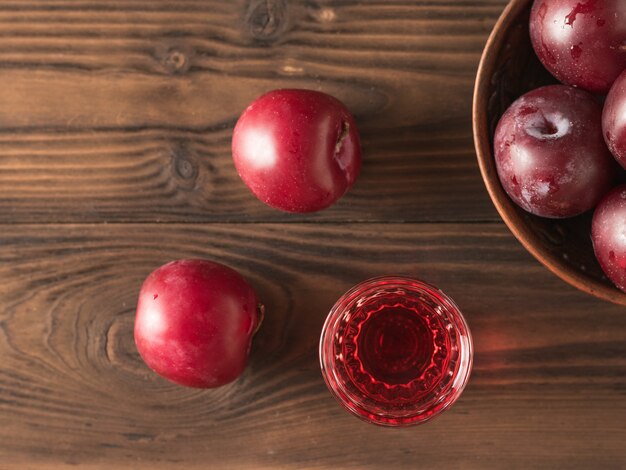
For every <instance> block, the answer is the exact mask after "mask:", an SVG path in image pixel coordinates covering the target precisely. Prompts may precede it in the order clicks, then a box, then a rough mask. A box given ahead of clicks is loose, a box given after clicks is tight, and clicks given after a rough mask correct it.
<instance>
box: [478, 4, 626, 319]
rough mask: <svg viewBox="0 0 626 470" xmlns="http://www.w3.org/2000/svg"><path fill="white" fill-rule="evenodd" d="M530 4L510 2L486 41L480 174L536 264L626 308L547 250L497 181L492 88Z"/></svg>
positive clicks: (481, 69)
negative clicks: (505, 47)
mask: <svg viewBox="0 0 626 470" xmlns="http://www.w3.org/2000/svg"><path fill="white" fill-rule="evenodd" d="M531 3H532V0H511V1H510V2H509V4H508V5H507V6H506V8H505V9H504V11H503V12H502V14H501V15H500V18H498V21H497V22H496V24H495V26H494V28H493V30H492V31H491V34H490V35H489V39H487V43H486V45H485V48H484V50H483V53H482V56H481V59H480V63H479V65H478V72H477V74H476V83H475V86H474V97H473V104H472V123H473V134H474V146H475V149H476V157H477V159H478V166H479V168H480V173H481V175H482V178H483V182H484V183H485V186H486V187H487V191H488V193H489V196H490V197H491V200H492V202H493V204H494V205H495V207H496V209H497V211H498V213H499V214H500V217H502V220H503V221H504V223H505V224H506V225H507V227H508V228H509V230H510V231H511V232H512V233H513V235H514V236H515V238H517V240H518V241H519V242H520V243H521V244H522V245H523V246H524V248H525V249H526V250H527V251H528V252H529V253H530V254H532V255H533V256H534V257H535V258H536V259H537V261H539V262H540V263H541V264H543V265H544V266H545V267H546V268H548V269H549V270H550V271H552V272H553V273H554V274H556V275H557V276H558V277H560V278H561V279H562V280H564V281H565V282H567V283H569V284H571V285H572V286H574V287H576V288H577V289H579V290H581V291H583V292H586V293H588V294H591V295H593V296H595V297H598V298H600V299H604V300H608V301H609V302H613V303H615V304H618V305H624V306H626V293H623V292H621V291H620V290H618V289H617V288H616V287H611V286H609V285H607V284H604V283H602V282H600V281H599V280H597V279H594V278H592V277H590V276H587V275H585V274H583V273H581V272H580V271H579V270H578V269H576V268H574V267H573V266H569V265H567V264H565V263H564V262H563V260H562V259H560V258H559V257H557V256H555V255H554V254H553V253H551V252H550V251H549V250H547V249H546V248H545V247H544V246H543V244H542V242H541V240H540V239H539V238H538V236H537V234H536V233H535V232H533V231H532V230H530V229H529V227H528V226H527V225H526V223H525V222H524V220H523V219H522V217H521V216H520V214H519V213H518V212H517V210H516V208H515V207H514V206H513V203H512V202H511V200H510V199H509V197H508V196H507V195H506V194H505V192H504V190H503V189H502V186H501V185H500V181H499V179H498V177H497V173H496V169H495V162H494V158H493V154H492V150H491V139H490V138H489V124H488V121H487V106H488V100H489V95H488V92H489V85H490V81H491V77H492V76H493V73H494V67H495V63H496V60H497V59H498V56H499V53H500V50H501V44H502V41H503V38H504V36H505V35H506V33H507V32H508V30H509V28H510V26H511V25H512V24H513V22H514V21H516V20H517V18H518V16H519V15H520V14H521V13H522V11H524V10H525V9H526V8H528V6H529V5H530V4H531Z"/></svg>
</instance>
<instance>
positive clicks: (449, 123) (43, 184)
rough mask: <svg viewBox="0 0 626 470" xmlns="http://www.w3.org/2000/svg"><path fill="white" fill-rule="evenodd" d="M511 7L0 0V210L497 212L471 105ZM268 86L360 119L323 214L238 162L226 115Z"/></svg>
mask: <svg viewBox="0 0 626 470" xmlns="http://www.w3.org/2000/svg"><path fill="white" fill-rule="evenodd" d="M504 3H505V0H464V1H460V2H459V1H449V0H434V1H429V2H412V1H393V2H388V1H386V0H376V1H368V2H362V3H361V2H328V1H307V2H287V1H284V0H271V1H269V0H268V1H253V0H251V1H247V2H244V1H233V2H219V1H204V0H203V1H199V0H178V1H176V2H171V1H165V0H154V1H152V0H151V1H146V0H132V1H130V0H124V1H121V0H118V1H114V0H102V1H98V2H97V1H83V0H74V1H56V0H54V1H50V0H48V1H21V2H12V1H4V2H0V38H1V39H2V40H1V41H0V103H2V106H0V156H1V158H0V222H4V223H16V222H83V221H85V222H102V221H107V222H111V221H118V222H124V221H132V222H156V221H170V222H172V221H178V222H186V221H285V222H286V221H297V220H326V221H387V220H393V221H398V222H400V221H451V220H454V221H457V220H458V221H463V220H497V215H496V212H495V211H494V210H493V208H492V206H491V203H490V202H489V200H488V198H487V197H486V194H485V192H484V189H483V185H482V183H481V181H480V176H479V173H478V169H477V166H476V163H475V159H474V151H473V146H472V136H471V118H470V107H471V89H472V85H473V81H474V74H475V69H476V64H477V62H478V59H479V56H480V52H481V50H482V47H483V44H484V41H485V39H486V36H487V34H488V32H489V30H490V27H491V25H492V24H493V22H494V21H495V19H496V18H497V15H498V14H499V13H500V11H501V9H502V7H503V6H504ZM277 87H305V88H313V89H319V90H323V91H326V92H329V93H331V94H333V95H335V96H337V97H339V98H340V99H342V100H343V101H345V102H346V104H347V105H348V106H349V108H350V109H351V110H352V111H353V112H354V114H355V115H356V117H357V121H358V124H359V126H360V129H361V133H362V137H363V147H364V149H365V156H364V158H365V164H364V167H363V173H362V175H361V178H360V179H359V181H358V183H357V185H356V186H355V188H354V189H353V191H352V192H351V193H350V194H349V195H347V196H346V197H345V198H344V200H343V201H341V202H340V203H339V204H338V205H337V206H335V207H333V208H331V209H330V210H327V211H324V212H322V213H319V214H316V215H310V216H300V217H294V216H290V215H286V214H281V213H279V212H276V211H274V210H272V209H269V208H266V207H265V206H264V205H263V204H261V203H259V202H258V201H257V200H256V199H255V198H254V197H253V196H252V195H251V193H250V192H249V191H248V190H247V188H246V187H245V186H244V185H243V184H242V183H241V181H240V180H239V178H238V176H237V174H236V172H235V169H234V167H233V165H232V161H231V156H230V136H231V130H232V126H233V125H234V122H235V121H236V119H237V117H238V115H239V113H240V112H241V111H242V110H243V109H244V108H245V106H246V105H247V104H248V103H249V102H250V101H251V100H252V99H254V98H255V97H256V96H258V95H259V94H261V93H263V92H265V91H267V90H269V89H273V88H277ZM442 181H445V182H446V183H445V184H441V182H442Z"/></svg>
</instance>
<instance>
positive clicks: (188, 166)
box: [170, 144, 198, 189]
mask: <svg viewBox="0 0 626 470" xmlns="http://www.w3.org/2000/svg"><path fill="white" fill-rule="evenodd" d="M170 152H171V159H172V173H173V176H174V178H175V179H176V180H177V181H178V186H179V187H182V188H186V189H193V188H194V187H195V184H196V180H197V178H198V162H197V158H196V155H195V154H194V153H193V152H190V151H188V149H187V148H186V146H185V145H183V144H176V145H174V146H173V147H172V149H171V151H170Z"/></svg>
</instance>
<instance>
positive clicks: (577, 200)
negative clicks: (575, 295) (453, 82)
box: [473, 0, 626, 306]
mask: <svg viewBox="0 0 626 470" xmlns="http://www.w3.org/2000/svg"><path fill="white" fill-rule="evenodd" d="M473 127H474V143H475V146H476V154H477V157H478V163H479V167H480V171H481V174H482V177H483V180H484V182H485V186H486V187H487V191H488V192H489V195H490V196H491V199H492V201H493V203H494V205H495V207H496V209H497V210H498V212H499V213H500V216H501V217H502V219H503V220H504V222H505V223H506V225H507V226H508V227H509V229H510V230H511V231H512V232H513V234H514V235H515V237H516V238H517V239H518V240H519V241H520V242H521V243H522V245H523V246H524V247H525V248H526V249H527V250H528V251H529V252H530V253H531V254H532V255H533V256H534V257H535V258H536V259H537V260H539V261H540V262H541V263H543V264H544V265H545V266H546V267H547V268H548V269H550V270H551V271H552V272H553V273H555V274H556V275H557V276H559V277H560V278H562V279H563V280H565V281H566V282H568V283H569V284H571V285H573V286H575V287H576V288H578V289H580V290H582V291H584V292H587V293H589V294H592V295H594V296H596V297H598V298H602V299H605V300H608V301H611V302H614V303H617V304H620V305H625V306H626V171H625V168H626V1H625V0H512V1H511V2H510V3H509V4H508V6H507V7H506V9H505V10H504V12H503V13H502V15H501V17H500V18H499V20H498V21H497V23H496V25H495V27H494V29H493V31H492V33H491V35H490V37H489V39H488V41H487V44H486V46H485V49H484V52H483V55H482V58H481V61H480V65H479V68H478V74H477V78H476V85H475V90H474V104H473Z"/></svg>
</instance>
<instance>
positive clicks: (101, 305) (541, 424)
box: [0, 223, 626, 469]
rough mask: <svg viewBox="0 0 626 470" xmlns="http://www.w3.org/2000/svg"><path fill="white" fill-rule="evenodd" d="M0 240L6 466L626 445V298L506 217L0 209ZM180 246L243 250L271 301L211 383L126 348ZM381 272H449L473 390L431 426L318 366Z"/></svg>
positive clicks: (272, 460)
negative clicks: (40, 215)
mask: <svg viewBox="0 0 626 470" xmlns="http://www.w3.org/2000/svg"><path fill="white" fill-rule="evenodd" d="M1 240H2V243H1V244H0V261H1V263H0V276H1V278H2V279H3V280H4V282H3V283H2V285H0V303H1V304H2V305H3V306H4V309H3V311H2V313H1V314H0V357H2V367H1V368H0V455H2V461H0V467H2V463H1V462H5V463H6V462H9V463H10V464H11V465H10V466H9V468H65V467H66V466H71V465H74V466H76V465H78V466H80V468H124V467H127V468H137V469H140V468H243V467H251V468H285V469H287V468H330V467H335V468H346V467H358V468H366V467H367V468H383V467H385V466H390V467H393V468H413V467H414V466H416V465H418V464H419V466H420V467H424V468H434V467H437V468H469V467H471V468H503V467H506V468H556V467H568V468H573V467H577V466H578V467H580V468H589V467H596V466H603V467H605V468H618V467H621V466H624V465H626V453H625V452H624V448H623V442H624V441H623V437H624V427H623V426H624V422H625V420H626V343H624V337H625V336H626V316H625V315H624V312H623V309H621V308H619V307H616V306H614V305H611V304H608V303H602V302H600V301H597V300H594V299H593V298H591V297H589V296H586V295H584V294H582V293H579V292H577V291H575V290H574V289H573V288H570V287H569V286H567V285H566V284H564V283H563V282H562V281H560V280H558V279H557V278H556V277H554V276H552V275H551V274H550V273H548V272H547V271H546V270H545V269H544V268H542V267H541V266H540V265H538V264H537V263H536V262H535V261H534V260H533V259H532V258H531V257H530V256H529V255H528V254H527V253H525V252H524V251H523V249H522V248H521V247H520V246H519V245H518V244H517V242H516V241H515V240H514V239H513V238H512V237H511V236H510V234H509V233H508V231H507V230H506V228H505V227H504V226H503V225H501V224H392V223H387V224H356V225H355V224H254V225H250V224H211V225H190V224H159V225H154V224H106V225H102V224H96V225H89V224H82V225H45V226H41V225H11V226H8V225H5V226H4V227H2V236H1ZM180 257H207V258H210V259H215V260H217V261H221V262H224V263H226V264H228V265H230V266H232V267H233V268H236V269H238V270H239V271H240V272H242V274H244V275H245V276H246V277H247V278H248V279H249V280H250V281H251V282H252V284H253V285H254V286H255V287H256V288H257V289H258V291H259V293H260V296H261V297H262V299H263V300H264V302H265V303H266V305H267V310H268V314H267V316H266V320H265V321H266V323H265V324H264V326H263V328H262V329H261V332H260V333H259V335H258V337H257V338H256V339H255V343H254V347H253V353H252V358H251V363H250V365H249V367H248V369H247V371H246V372H245V374H244V376H243V377H242V378H241V379H240V380H238V381H237V382H235V383H234V384H232V385H229V386H226V387H224V388H221V389H217V390H214V391H199V390H193V389H186V388H183V387H178V386H175V385H172V384H169V383H167V382H166V381H164V380H162V379H160V378H159V377H157V376H156V375H155V374H153V373H151V372H150V371H149V370H147V368H146V367H145V365H143V363H142V362H141V360H140V359H139V357H138V355H137V353H136V350H135V348H134V344H133V339H132V322H133V315H134V308H135V305H136V295H137V291H138V288H139V286H140V284H141V282H142V281H143V279H144V277H145V276H146V275H147V274H148V273H149V272H150V271H151V270H152V269H154V268H155V267H156V266H158V265H159V264H161V263H163V262H166V261H168V260H171V259H175V258H180ZM380 273H406V274H411V275H417V276H420V277H422V278H424V279H427V280H429V281H430V282H433V283H435V284H436V285H438V286H440V287H441V288H443V289H444V290H445V291H446V292H447V293H449V294H450V295H451V296H452V297H453V298H454V299H455V300H456V301H457V302H458V304H459V305H460V306H461V308H462V310H463V311H464V313H465V315H466V317H467V319H468V322H469V324H470V325H471V328H472V331H473V335H474V341H475V346H476V355H475V368H474V373H473V376H472V378H471V380H470V384H469V386H468V388H467V390H466V391H465V393H464V395H463V396H462V397H461V399H460V400H459V402H458V403H457V404H456V405H455V407H454V408H453V409H452V410H450V411H449V412H447V413H445V414H444V415H443V416H441V417H440V418H438V419H437V420H435V421H434V422H433V423H432V424H429V425H427V426H424V427H418V428H413V429H406V430H389V429H382V428H378V427H374V426H371V425H367V424H365V423H361V422H360V421H359V420H357V419H355V418H353V417H352V416H349V415H348V414H347V413H345V412H343V411H342V410H341V409H340V407H339V405H337V404H336V403H335V402H334V401H333V399H332V398H331V396H330V394H329V393H328V392H327V391H326V389H325V386H324V383H323V381H322V379H321V376H320V371H319V365H318V360H317V342H318V338H319V333H320V328H321V326H322V322H323V320H324V317H325V315H326V312H327V311H328V310H329V308H330V307H331V306H332V304H333V303H334V301H335V300H336V299H337V298H338V297H339V296H340V295H341V294H342V293H343V292H344V291H345V290H346V289H347V288H348V287H350V286H351V285H352V284H354V283H356V282H358V281H360V280H363V279H364V278H367V277H369V276H373V275H377V274H380ZM365 443H367V445H365Z"/></svg>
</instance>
